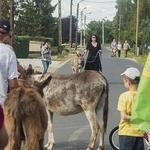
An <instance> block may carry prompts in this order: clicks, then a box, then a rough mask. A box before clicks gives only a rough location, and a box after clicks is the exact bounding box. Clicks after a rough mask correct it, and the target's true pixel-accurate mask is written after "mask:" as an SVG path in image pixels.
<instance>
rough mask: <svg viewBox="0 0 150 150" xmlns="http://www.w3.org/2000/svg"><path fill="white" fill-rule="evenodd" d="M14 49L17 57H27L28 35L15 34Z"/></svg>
mask: <svg viewBox="0 0 150 150" xmlns="http://www.w3.org/2000/svg"><path fill="white" fill-rule="evenodd" d="M14 50H15V53H16V57H17V58H28V55H29V36H15V37H14Z"/></svg>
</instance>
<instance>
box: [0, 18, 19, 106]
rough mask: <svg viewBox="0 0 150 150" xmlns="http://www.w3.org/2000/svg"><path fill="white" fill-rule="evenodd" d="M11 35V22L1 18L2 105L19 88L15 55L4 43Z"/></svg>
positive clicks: (0, 76) (0, 95)
mask: <svg viewBox="0 0 150 150" xmlns="http://www.w3.org/2000/svg"><path fill="white" fill-rule="evenodd" d="M9 34H10V22H9V21H8V20H7V19H4V18H0V105H1V106H2V107H3V105H4V100H5V97H6V95H7V92H8V91H9V90H12V89H14V88H17V87H18V82H17V78H18V71H17V61H16V56H15V53H14V52H13V51H12V50H11V49H10V48H9V47H8V46H6V45H5V44H4V43H3V41H4V38H5V37H6V36H8V35H9Z"/></svg>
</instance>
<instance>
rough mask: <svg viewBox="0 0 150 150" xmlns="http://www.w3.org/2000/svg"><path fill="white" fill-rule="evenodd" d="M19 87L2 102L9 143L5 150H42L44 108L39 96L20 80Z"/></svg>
mask: <svg viewBox="0 0 150 150" xmlns="http://www.w3.org/2000/svg"><path fill="white" fill-rule="evenodd" d="M19 85H20V86H21V87H19V88H17V89H14V90H12V91H11V92H10V93H9V94H8V95H7V98H6V99H5V102H4V114H5V125H6V129H7V132H8V135H9V142H8V145H7V147H6V148H5V150H20V148H21V141H24V150H43V140H44V133H45V131H46V129H47V121H48V117H47V112H46V106H45V104H44V102H43V99H42V97H41V95H40V94H39V93H38V92H37V91H36V89H34V88H33V87H31V86H30V84H27V83H26V82H25V81H23V80H20V81H19Z"/></svg>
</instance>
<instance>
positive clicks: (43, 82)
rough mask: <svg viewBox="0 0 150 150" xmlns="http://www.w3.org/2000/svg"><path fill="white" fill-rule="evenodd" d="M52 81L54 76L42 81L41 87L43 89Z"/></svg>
mask: <svg viewBox="0 0 150 150" xmlns="http://www.w3.org/2000/svg"><path fill="white" fill-rule="evenodd" d="M51 79H52V76H49V77H48V78H47V79H46V80H44V81H42V82H41V83H40V87H41V88H42V89H43V88H44V87H45V86H46V85H47V84H49V83H50V81H51Z"/></svg>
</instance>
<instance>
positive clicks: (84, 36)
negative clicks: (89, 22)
mask: <svg viewBox="0 0 150 150" xmlns="http://www.w3.org/2000/svg"><path fill="white" fill-rule="evenodd" d="M85 27H86V15H85V16H84V41H83V43H84V44H83V45H84V47H85Z"/></svg>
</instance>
